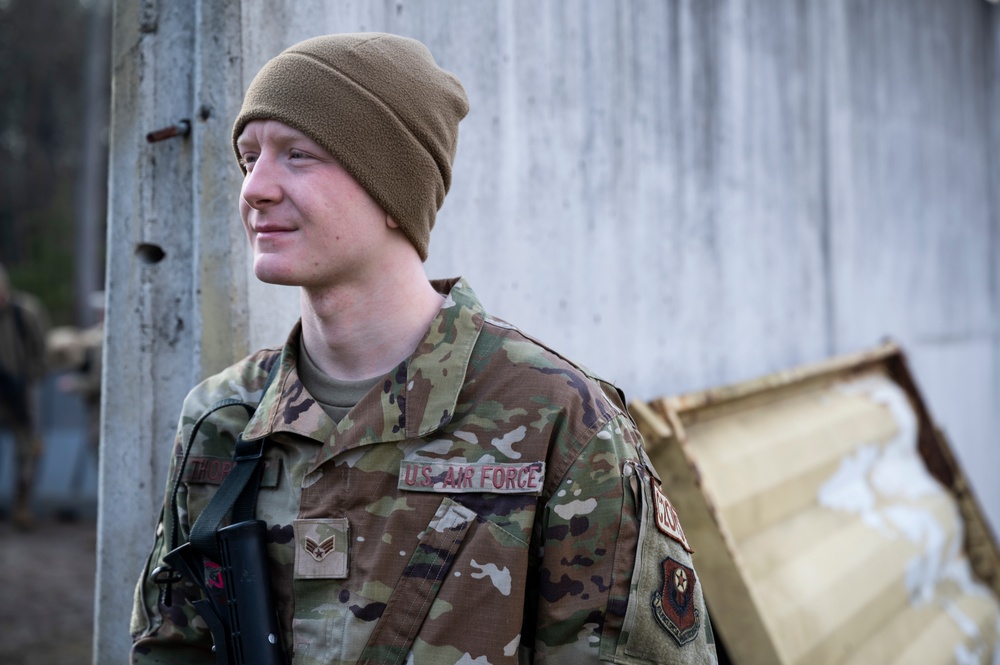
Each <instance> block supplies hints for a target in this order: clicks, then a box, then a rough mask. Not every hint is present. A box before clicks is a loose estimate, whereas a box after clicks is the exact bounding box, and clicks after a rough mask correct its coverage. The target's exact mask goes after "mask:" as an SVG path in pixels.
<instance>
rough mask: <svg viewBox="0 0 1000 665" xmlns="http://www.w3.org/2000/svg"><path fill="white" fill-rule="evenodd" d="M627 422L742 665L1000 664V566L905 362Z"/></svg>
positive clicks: (818, 376) (664, 403) (732, 394)
mask: <svg viewBox="0 0 1000 665" xmlns="http://www.w3.org/2000/svg"><path fill="white" fill-rule="evenodd" d="M630 410H631V411H632V414H633V416H634V417H635V418H636V421H637V422H638V423H639V426H640V429H641V430H642V431H643V435H644V436H645V438H646V444H647V449H648V452H649V455H650V457H651V459H652V461H653V464H654V466H655V467H656V469H657V471H658V472H659V473H660V475H661V477H662V479H663V485H664V487H665V488H666V490H667V492H668V494H669V496H670V499H671V501H672V502H673V503H674V506H675V508H676V509H677V512H678V513H679V514H680V517H681V520H682V522H683V524H684V529H685V532H686V534H687V536H688V541H689V542H690V543H691V545H692V547H693V548H694V549H695V565H696V566H697V569H698V571H699V575H700V577H701V581H702V585H703V587H704V589H705V595H706V598H707V600H708V603H709V610H710V612H711V616H712V621H713V625H714V627H715V629H716V632H717V633H718V634H719V636H720V637H721V641H722V642H723V644H724V646H725V649H726V652H727V654H728V657H729V659H730V660H731V661H732V662H733V663H735V664H736V665H755V664H761V665H775V664H787V665H792V664H802V665H806V664H808V665H821V664H824V663H831V664H832V663H852V664H854V663H857V664H859V665H860V664H869V663H878V664H879V665H885V664H890V663H898V664H900V665H903V664H910V663H919V664H920V665H935V664H937V663H941V664H942V665H943V664H945V663H958V664H959V665H967V664H972V663H977V664H987V665H989V664H993V663H998V662H1000V655H998V654H997V651H998V644H1000V600H998V599H1000V551H998V548H997V542H996V539H995V537H994V536H993V535H992V534H991V533H990V531H989V528H988V526H987V524H986V522H985V520H984V518H983V514H982V511H981V510H980V507H979V505H978V503H977V502H976V500H975V497H974V496H973V495H972V493H971V491H970V489H969V487H968V485H967V483H966V479H965V476H964V475H963V473H962V471H961V469H960V468H959V466H958V464H957V462H956V460H955V457H954V456H953V455H952V453H951V450H950V448H949V446H948V443H947V441H946V440H945V439H944V437H943V436H942V435H941V433H940V432H939V431H938V430H937V429H936V428H935V427H934V425H933V422H932V420H931V419H930V417H929V415H928V412H927V409H926V407H925V405H924V404H923V402H922V401H921V398H920V395H919V394H918V392H917V390H916V387H915V385H914V383H913V380H912V378H911V375H910V373H909V371H908V369H907V367H906V362H905V358H904V357H903V354H902V352H901V351H900V350H899V348H898V347H896V346H895V345H893V344H887V345H885V346H883V347H880V348H878V349H876V350H874V351H872V352H869V353H864V354H859V355H855V356H850V357H844V358H839V359H836V360H832V361H829V362H826V363H822V364H819V365H814V366H809V367H804V368H799V369H796V370H793V371H790V372H784V373H780V374H776V375H772V376H769V377H765V378H762V379H760V380H757V381H751V382H747V383H743V384H739V385H735V386H729V387H725V388H720V389H717V390H710V391H706V392H701V393H696V394H691V395H684V396H679V397H668V398H663V399H657V400H654V401H653V402H650V403H645V402H634V403H632V404H631V405H630Z"/></svg>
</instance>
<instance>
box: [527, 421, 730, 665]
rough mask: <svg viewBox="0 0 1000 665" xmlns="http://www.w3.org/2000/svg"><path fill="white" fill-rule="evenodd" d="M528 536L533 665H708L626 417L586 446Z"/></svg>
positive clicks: (665, 513) (685, 581) (658, 496)
mask: <svg viewBox="0 0 1000 665" xmlns="http://www.w3.org/2000/svg"><path fill="white" fill-rule="evenodd" d="M657 502H659V504H658V503H657ZM657 505H659V509H658V508H657ZM658 516H659V518H660V519H659V520H658V519H657V517H658ZM536 529H538V533H536V538H537V539H538V542H539V543H540V545H541V548H540V552H541V554H540V559H539V580H538V581H539V584H538V597H537V599H535V607H534V608H533V609H534V612H535V616H534V617H533V621H534V629H535V635H534V648H535V662H540V663H547V664H553V663H554V664H563V663H565V664H567V665H569V664H579V663H588V662H599V661H602V662H614V663H628V664H631V663H666V664H669V665H688V664H692V665H693V664H702V663H707V664H714V663H716V662H717V660H716V656H715V643H714V638H713V635H712V630H711V626H710V624H709V620H708V614H707V612H706V609H705V602H704V597H703V595H702V591H701V583H700V581H699V580H698V577H697V573H696V572H695V569H694V564H693V563H692V559H691V552H690V551H689V549H690V548H689V547H688V546H687V542H686V539H685V538H684V535H683V530H682V529H681V527H680V524H679V522H678V520H677V516H676V512H674V511H673V508H672V507H671V506H670V503H669V501H668V500H667V499H666V495H665V494H664V493H663V491H662V489H661V488H660V486H659V480H658V478H657V476H656V473H655V471H654V470H653V469H652V466H651V464H650V462H649V460H648V457H646V455H645V453H644V452H643V451H642V439H641V437H640V435H639V433H638V431H637V430H636V429H635V426H634V424H633V423H632V422H631V420H630V419H629V418H628V416H627V415H619V416H618V417H616V418H614V419H612V420H611V421H610V422H609V423H608V424H607V425H605V426H604V427H603V428H602V429H601V430H600V431H599V432H597V434H596V435H595V436H594V437H593V438H592V439H591V440H590V441H589V442H588V444H587V445H586V447H585V448H584V449H583V451H582V453H581V454H580V455H579V456H578V457H577V459H576V460H575V461H574V462H573V463H572V465H571V466H570V468H569V470H568V472H567V473H566V474H565V476H564V477H563V478H562V479H561V481H560V484H559V486H558V488H557V489H556V491H555V492H554V494H553V496H552V498H551V499H550V500H549V501H548V502H547V504H546V505H545V507H544V511H543V514H542V518H541V520H539V522H538V524H537V526H536Z"/></svg>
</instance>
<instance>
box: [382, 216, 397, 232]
mask: <svg viewBox="0 0 1000 665" xmlns="http://www.w3.org/2000/svg"><path fill="white" fill-rule="evenodd" d="M385 225H386V226H388V227H389V228H390V229H398V228H399V222H397V221H396V220H394V219H393V218H392V217H390V216H389V213H386V214H385Z"/></svg>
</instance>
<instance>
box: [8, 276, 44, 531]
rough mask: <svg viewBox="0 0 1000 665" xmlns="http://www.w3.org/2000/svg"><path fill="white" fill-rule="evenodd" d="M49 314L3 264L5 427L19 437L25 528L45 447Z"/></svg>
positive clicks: (17, 513) (18, 494)
mask: <svg viewBox="0 0 1000 665" xmlns="http://www.w3.org/2000/svg"><path fill="white" fill-rule="evenodd" d="M47 329H48V315H47V314H46V312H45V309H44V308H43V307H42V305H41V303H40V302H39V301H38V299H37V298H35V297H34V296H32V295H30V294H27V293H23V292H19V291H15V290H14V289H13V288H12V287H11V285H10V280H9V278H8V276H7V271H6V270H5V269H4V267H3V266H2V265H0V427H3V428H5V429H7V430H8V431H10V433H11V434H12V435H13V438H14V460H15V476H16V477H15V483H14V485H15V489H14V503H13V513H12V518H13V521H14V524H15V525H16V526H17V527H19V528H21V529H27V528H30V527H31V525H32V523H33V521H34V514H33V512H32V508H31V496H32V491H33V488H34V484H35V470H36V466H37V462H38V458H39V457H40V456H41V454H42V450H43V445H42V437H41V428H40V426H39V403H38V401H39V398H38V382H39V379H41V378H42V376H43V375H44V374H45V334H46V331H47Z"/></svg>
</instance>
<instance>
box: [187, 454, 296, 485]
mask: <svg viewBox="0 0 1000 665" xmlns="http://www.w3.org/2000/svg"><path fill="white" fill-rule="evenodd" d="M235 464H236V463H235V462H233V460H231V459H226V458H223V457H189V458H188V463H187V466H185V467H184V475H183V476H181V482H184V483H187V484H189V485H192V484H202V485H221V484H222V481H223V480H225V479H226V476H228V475H229V472H230V471H232V470H233V466H234V465H235ZM280 469H281V460H280V459H277V458H275V459H267V458H265V459H264V470H263V472H262V473H261V478H260V486H261V487H277V485H278V475H279V472H280Z"/></svg>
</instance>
